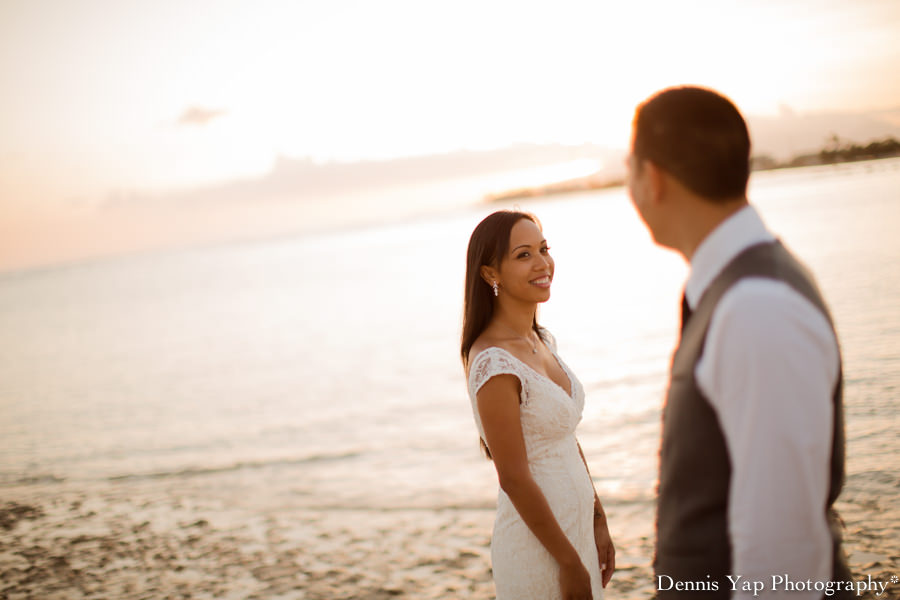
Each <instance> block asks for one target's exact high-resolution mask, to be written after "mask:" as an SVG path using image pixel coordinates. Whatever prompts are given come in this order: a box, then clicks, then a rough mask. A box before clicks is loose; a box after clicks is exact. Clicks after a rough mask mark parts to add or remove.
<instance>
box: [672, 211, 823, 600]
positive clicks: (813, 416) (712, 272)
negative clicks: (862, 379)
mask: <svg viewBox="0 0 900 600" xmlns="http://www.w3.org/2000/svg"><path fill="white" fill-rule="evenodd" d="M774 239H775V238H774V237H773V236H772V234H771V233H769V231H768V230H767V229H766V227H765V225H764V224H763V222H762V220H761V219H760V217H759V214H758V213H757V212H756V210H755V209H754V208H753V207H751V206H747V207H745V208H743V209H741V210H740V211H738V212H737V213H735V214H734V215H732V216H731V217H729V218H728V219H727V220H726V221H725V222H723V223H722V224H721V225H719V227H717V228H716V229H715V230H714V231H713V232H712V233H711V234H709V235H708V236H707V237H706V239H704V240H703V242H702V243H701V245H700V246H699V247H698V248H697V251H696V252H695V253H694V256H693V258H692V259H691V272H690V276H689V278H688V281H687V284H686V286H685V295H686V297H687V301H688V304H689V305H690V306H691V308H692V309H693V308H695V307H696V306H697V303H698V302H699V300H700V297H701V296H702V295H703V292H704V291H705V290H706V288H707V287H708V286H709V284H710V283H712V281H713V280H714V279H715V278H716V276H717V275H718V274H719V273H720V272H721V271H722V269H723V268H724V267H725V266H726V265H727V264H728V263H729V262H730V261H731V260H732V259H733V258H734V257H735V256H737V255H738V254H739V253H740V252H741V251H743V250H744V249H746V248H748V247H750V246H752V245H755V244H758V243H760V242H768V241H773V240H774ZM838 369H839V352H838V346H837V340H836V339H835V336H834V333H833V330H832V328H831V327H830V326H829V324H828V322H827V320H826V319H825V317H824V316H823V315H822V313H821V312H820V311H819V310H818V309H817V308H816V307H815V306H814V305H813V304H812V303H810V302H809V301H808V300H807V299H806V298H804V297H803V296H801V295H800V294H799V293H797V292H796V291H794V290H793V289H792V288H791V287H790V286H788V285H787V284H786V283H783V282H780V281H776V280H772V279H766V278H759V277H754V278H745V279H742V280H741V281H739V282H738V283H737V284H735V285H734V286H733V287H732V288H731V289H729V290H728V291H727V292H726V293H725V294H724V295H723V297H722V298H721V299H720V301H719V304H718V305H717V306H716V309H715V311H714V312H713V315H712V318H711V320H710V326H709V331H708V333H707V337H706V346H705V350H704V352H703V357H702V358H701V360H700V361H699V362H698V363H697V366H696V369H695V372H694V374H695V377H696V381H697V386H698V388H699V389H700V391H701V392H702V393H703V394H704V395H705V396H706V398H708V399H709V401H710V403H711V404H712V407H713V409H714V410H715V412H716V415H717V416H718V419H719V423H720V425H721V427H722V431H723V434H724V436H725V443H726V445H727V447H728V453H729V457H730V459H731V481H730V483H729V492H730V493H729V499H730V501H729V505H728V533H729V537H730V539H731V545H732V568H731V571H732V576H733V577H735V576H737V575H740V576H742V577H743V579H741V580H740V581H738V588H737V590H738V591H737V592H735V593H734V594H733V598H741V599H743V598H752V597H753V594H752V593H743V592H741V591H740V590H741V585H742V584H743V582H745V581H748V580H749V581H762V582H764V583H765V591H764V592H762V593H760V594H759V596H757V598H760V597H765V598H782V597H784V598H791V599H792V600H801V599H805V598H818V597H820V596H821V592H815V591H812V592H810V593H799V592H792V593H788V592H785V591H784V586H780V588H779V590H778V591H773V590H772V587H773V585H772V584H773V580H772V577H773V576H784V575H785V574H787V576H788V577H790V579H791V580H792V581H795V582H797V581H802V582H804V584H805V583H806V582H807V580H812V581H813V582H815V581H827V580H829V579H830V575H831V559H832V556H831V552H832V551H831V536H830V533H829V528H828V523H827V521H826V517H825V504H826V498H827V494H828V489H829V484H830V464H831V462H830V461H831V441H832V413H833V412H834V411H833V406H832V396H833V391H834V386H835V384H836V383H837V377H838Z"/></svg>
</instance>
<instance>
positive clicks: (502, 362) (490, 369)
mask: <svg viewBox="0 0 900 600" xmlns="http://www.w3.org/2000/svg"><path fill="white" fill-rule="evenodd" d="M497 375H515V376H516V377H518V378H519V380H520V381H521V382H522V383H523V384H524V383H525V382H524V380H523V377H522V372H521V368H520V366H519V363H518V361H517V360H516V359H515V358H513V356H511V355H510V354H509V353H508V352H506V351H504V350H503V349H501V348H496V347H492V348H488V349H486V350H483V351H481V352H479V353H478V356H476V357H475V360H474V361H472V366H471V367H469V395H470V396H471V397H472V399H473V401H474V399H475V396H476V395H477V394H478V390H480V389H481V387H482V386H483V385H484V384H485V383H487V382H488V381H490V379H491V378H492V377H496V376H497Z"/></svg>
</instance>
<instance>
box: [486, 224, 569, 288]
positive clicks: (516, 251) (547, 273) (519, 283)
mask: <svg viewBox="0 0 900 600" xmlns="http://www.w3.org/2000/svg"><path fill="white" fill-rule="evenodd" d="M549 250H550V248H549V247H548V246H547V240H546V239H544V234H543V233H542V232H541V229H540V227H538V225H537V224H536V223H535V222H534V221H531V220H529V219H520V220H519V221H518V222H517V223H516V224H515V225H513V227H512V229H511V230H510V234H509V250H508V251H507V252H506V254H505V255H504V256H503V258H502V260H501V261H500V269H499V278H498V283H499V286H500V294H501V295H502V294H508V295H509V296H511V297H513V298H516V299H518V300H523V301H525V302H546V301H547V300H549V299H550V282H551V281H552V280H553V271H554V268H555V264H554V262H553V258H552V257H551V256H550V252H549Z"/></svg>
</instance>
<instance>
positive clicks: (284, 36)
mask: <svg viewBox="0 0 900 600" xmlns="http://www.w3.org/2000/svg"><path fill="white" fill-rule="evenodd" d="M898 70H900V2H897V0H860V1H853V2H849V1H846V0H732V1H728V0H681V1H678V2H672V1H670V0H656V1H647V2H601V1H597V0H590V1H572V0H560V1H557V2H553V3H546V2H541V3H538V2H522V1H521V0H518V1H515V2H512V1H510V2H507V1H491V0H477V1H476V0H455V1H454V2H430V1H423V0H382V1H380V2H371V1H351V0H328V1H324V0H321V1H320V0H305V1H283V2H280V1H274V0H270V1H258V2H237V1H227V0H215V1H214V0H191V1H183V0H177V1H176V0H153V1H150V0H147V1H143V0H124V1H123V0H79V1H73V2H69V1H63V0H57V1H52V0H3V1H2V2H0V89H2V93H0V196H2V198H0V209H2V210H6V211H10V210H13V208H15V209H19V210H21V209H24V208H27V207H30V208H32V209H34V208H36V207H40V206H50V205H53V204H55V203H59V202H65V201H70V200H71V199H73V198H74V199H82V200H84V199H88V200H97V199H102V198H105V197H107V196H109V195H110V194H112V193H127V192H142V191H148V190H149V191H152V190H171V189H178V188H183V187H185V186H196V185H205V184H209V183H211V182H218V181H229V180H235V179H240V178H242V177H252V176H258V175H261V174H263V173H266V172H268V171H270V170H271V168H272V165H273V164H274V162H275V160H276V158H277V157H278V156H284V157H291V158H301V157H310V158H313V159H314V160H317V161H330V160H337V161H352V160H359V159H384V158H391V157H398V156H409V155H416V154H425V153H437V152H447V151H454V150H459V149H484V148H498V147H504V146H507V145H510V144H513V143H516V142H533V143H551V142H558V143H566V144H569V143H582V142H593V143H597V144H601V145H604V146H609V147H623V146H624V145H625V144H626V143H627V138H628V128H629V125H630V119H631V116H632V113H633V110H634V106H635V104H636V103H637V102H639V101H641V100H642V99H644V98H645V97H646V96H648V95H649V94H651V93H652V92H654V91H656V90H658V89H660V88H663V87H666V86H669V85H673V84H679V83H698V84H702V85H706V86H710V87H714V88H717V89H719V90H720V91H722V92H724V93H725V94H727V95H729V96H730V97H731V98H732V99H734V100H735V101H736V103H737V104H738V105H739V106H740V107H741V109H742V110H743V111H744V112H745V113H746V114H758V115H767V114H769V115H774V114H777V113H779V111H782V112H783V111H794V112H800V113H808V112H817V111H819V112H821V111H832V110H840V111H854V110H870V109H887V108H896V107H897V106H898V105H900V77H897V72H898Z"/></svg>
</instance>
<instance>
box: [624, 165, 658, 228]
mask: <svg viewBox="0 0 900 600" xmlns="http://www.w3.org/2000/svg"><path fill="white" fill-rule="evenodd" d="M625 163H626V165H627V167H628V176H627V177H628V196H629V197H630V198H631V204H632V205H634V208H635V210H636V211H637V213H638V215H639V216H640V217H641V220H642V221H643V222H644V225H646V226H647V228H648V229H649V230H650V233H651V234H652V233H653V227H652V226H651V220H650V219H649V218H648V217H649V214H648V212H649V208H650V207H649V202H648V198H649V195H650V194H649V189H648V186H649V182H648V181H647V175H648V174H647V165H646V164H642V163H644V161H642V160H641V159H640V158H638V157H637V156H635V154H634V150H633V148H632V151H631V152H629V154H628V158H627V159H626V160H625Z"/></svg>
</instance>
